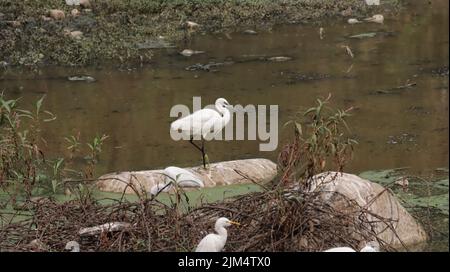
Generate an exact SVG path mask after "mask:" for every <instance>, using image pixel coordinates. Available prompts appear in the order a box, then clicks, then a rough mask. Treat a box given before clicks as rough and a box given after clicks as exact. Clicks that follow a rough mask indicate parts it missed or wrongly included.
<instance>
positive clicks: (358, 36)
mask: <svg viewBox="0 0 450 272" xmlns="http://www.w3.org/2000/svg"><path fill="white" fill-rule="evenodd" d="M376 35H377V33H376V32H368V33H361V34H356V35H352V36H350V37H349V38H351V39H364V38H373V37H375V36H376Z"/></svg>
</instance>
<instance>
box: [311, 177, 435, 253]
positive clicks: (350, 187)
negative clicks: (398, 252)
mask: <svg viewBox="0 0 450 272" xmlns="http://www.w3.org/2000/svg"><path fill="white" fill-rule="evenodd" d="M311 190H316V191H321V192H323V193H322V194H321V195H320V197H322V199H323V201H326V202H328V203H330V204H331V205H332V206H333V207H334V208H335V209H338V210H342V209H347V208H349V207H348V205H346V204H345V203H347V204H348V201H344V198H345V197H346V198H348V199H351V200H354V201H356V203H358V205H359V206H361V207H365V208H366V209H367V211H368V212H367V213H366V215H367V219H368V221H369V222H372V223H370V224H371V226H372V228H373V229H374V230H375V231H376V233H377V237H378V238H379V239H381V240H383V241H384V242H386V243H388V244H389V245H390V246H392V247H394V248H402V242H403V245H406V246H408V248H409V247H410V246H414V245H417V244H419V243H423V242H425V241H426V240H427V234H426V232H425V231H424V229H423V227H422V226H421V225H420V224H419V223H418V222H417V221H416V220H415V219H414V218H413V217H412V216H411V215H410V214H409V213H408V211H406V209H405V208H404V207H403V206H402V205H401V204H400V203H399V201H398V200H397V199H396V197H395V196H394V195H393V194H392V193H391V192H390V191H389V190H387V189H385V188H384V187H383V186H381V185H379V184H377V183H373V182H371V181H368V180H365V179H362V178H360V177H358V176H356V175H351V174H346V173H337V172H325V173H322V174H319V175H317V176H315V177H314V178H313V182H312V186H311ZM343 196H345V197H343ZM380 219H382V220H380ZM385 219H387V220H389V221H390V225H391V227H389V226H388V224H386V223H384V222H382V221H386V220H385ZM409 249H410V248H409Z"/></svg>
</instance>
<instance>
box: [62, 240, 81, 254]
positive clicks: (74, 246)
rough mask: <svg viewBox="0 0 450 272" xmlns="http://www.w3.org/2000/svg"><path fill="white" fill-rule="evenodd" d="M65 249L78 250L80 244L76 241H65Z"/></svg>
mask: <svg viewBox="0 0 450 272" xmlns="http://www.w3.org/2000/svg"><path fill="white" fill-rule="evenodd" d="M64 249H65V250H70V252H80V244H78V242H76V241H70V242H67V244H66V247H65V248H64Z"/></svg>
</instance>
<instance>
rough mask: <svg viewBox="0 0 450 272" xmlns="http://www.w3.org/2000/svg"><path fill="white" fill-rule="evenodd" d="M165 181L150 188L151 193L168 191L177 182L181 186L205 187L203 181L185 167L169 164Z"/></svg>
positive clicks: (165, 173)
mask: <svg viewBox="0 0 450 272" xmlns="http://www.w3.org/2000/svg"><path fill="white" fill-rule="evenodd" d="M163 174H164V176H165V178H164V183H160V184H156V185H154V186H153V187H152V188H150V194H151V195H157V194H159V193H160V192H167V191H169V190H170V188H171V187H172V186H173V184H174V183H175V182H176V183H177V185H178V186H180V187H205V184H204V183H203V181H202V180H201V179H200V178H199V177H197V176H196V175H194V174H193V173H191V172H189V171H188V170H185V169H183V168H179V167H175V166H169V167H167V168H165V169H164V171H163Z"/></svg>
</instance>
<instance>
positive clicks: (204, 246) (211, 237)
mask: <svg viewBox="0 0 450 272" xmlns="http://www.w3.org/2000/svg"><path fill="white" fill-rule="evenodd" d="M231 225H237V226H239V225H240V224H239V223H238V222H234V221H231V220H229V219H227V218H225V217H221V218H219V219H217V221H216V224H215V228H214V229H215V231H216V232H217V234H215V233H210V234H208V235H206V236H205V237H204V238H203V239H202V240H201V241H200V243H199V244H198V246H197V248H196V249H195V252H220V251H222V250H223V248H224V247H225V243H226V242H227V235H228V233H227V230H226V229H225V227H229V226H231Z"/></svg>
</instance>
